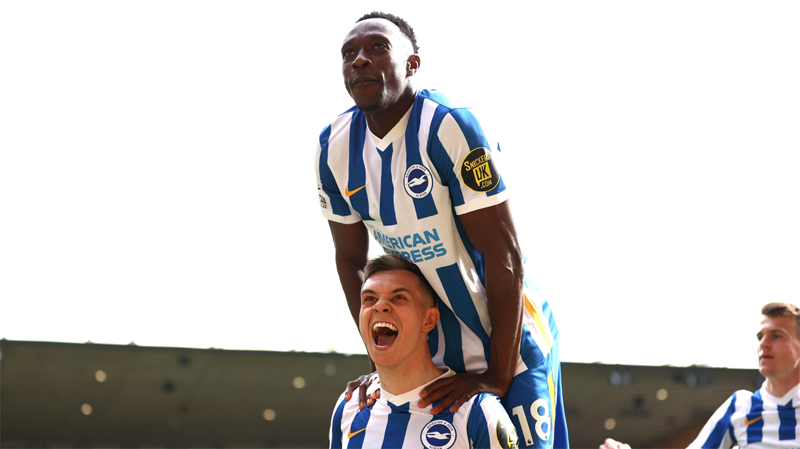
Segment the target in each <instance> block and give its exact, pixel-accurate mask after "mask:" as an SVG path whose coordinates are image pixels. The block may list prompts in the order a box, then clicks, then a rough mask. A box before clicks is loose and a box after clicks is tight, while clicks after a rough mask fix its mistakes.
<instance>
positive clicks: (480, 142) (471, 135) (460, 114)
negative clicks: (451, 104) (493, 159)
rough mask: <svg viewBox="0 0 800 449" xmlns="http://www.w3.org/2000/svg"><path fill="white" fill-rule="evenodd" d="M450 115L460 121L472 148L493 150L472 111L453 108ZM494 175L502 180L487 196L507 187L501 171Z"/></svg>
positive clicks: (459, 124) (462, 130) (459, 123)
mask: <svg viewBox="0 0 800 449" xmlns="http://www.w3.org/2000/svg"><path fill="white" fill-rule="evenodd" d="M450 115H451V116H453V118H454V119H455V120H456V123H458V126H459V127H460V128H461V132H462V133H463V134H464V137H466V139H467V144H468V145H469V149H470V150H474V149H475V148H486V150H487V151H491V150H492V147H491V146H490V145H489V142H488V141H487V140H486V136H485V135H484V134H483V128H481V124H480V123H478V119H476V118H475V116H474V115H473V114H472V112H470V111H469V110H467V109H453V110H452V111H450ZM495 169H497V166H495ZM494 175H495V176H498V177H500V182H499V183H498V184H497V187H495V188H494V189H492V190H490V191H488V192H486V195H487V196H492V195H497V194H498V193H500V192H502V191H503V190H505V189H506V185H505V183H504V182H503V177H502V176H500V173H494Z"/></svg>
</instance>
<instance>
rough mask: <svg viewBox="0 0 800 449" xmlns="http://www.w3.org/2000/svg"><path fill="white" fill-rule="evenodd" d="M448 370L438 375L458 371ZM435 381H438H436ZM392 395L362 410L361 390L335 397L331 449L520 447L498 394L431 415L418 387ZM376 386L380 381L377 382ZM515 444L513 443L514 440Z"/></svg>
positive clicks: (479, 395)
mask: <svg viewBox="0 0 800 449" xmlns="http://www.w3.org/2000/svg"><path fill="white" fill-rule="evenodd" d="M454 374H455V373H454V372H453V371H447V372H446V373H444V374H442V375H441V376H439V377H438V378H437V379H434V380H438V379H442V378H446V377H450V376H452V375H454ZM431 382H433V381H431ZM429 384H430V382H429V383H427V384H425V385H421V386H420V387H419V388H416V389H414V390H412V391H409V392H408V393H404V394H400V395H396V396H395V395H393V394H391V393H389V392H387V391H386V390H381V397H380V398H379V399H377V400H376V401H375V404H373V405H372V406H371V407H365V408H364V409H363V410H359V409H358V394H354V395H353V396H352V398H350V401H345V400H344V393H342V395H341V396H340V397H339V400H338V401H337V402H336V408H335V409H334V412H333V418H332V419H331V428H330V432H329V438H330V447H331V448H342V449H344V448H348V449H362V448H363V449H366V448H382V449H392V448H401V447H402V448H423V447H424V448H427V449H469V448H487V449H488V448H491V449H501V448H504V449H510V448H512V447H514V448H516V447H517V434H516V431H515V430H514V426H513V425H512V424H511V421H510V419H509V417H508V414H507V413H506V411H505V409H503V406H502V405H501V404H500V400H499V399H498V398H497V396H494V395H491V394H487V393H481V394H478V395H477V396H473V397H472V398H470V400H469V401H467V402H465V403H464V404H463V405H462V406H461V408H459V409H458V411H457V412H456V413H450V412H449V411H445V412H442V413H439V414H437V415H431V411H430V410H431V406H428V407H426V408H420V407H418V406H417V402H418V401H419V400H420V397H419V392H420V391H421V390H422V389H423V388H424V387H425V386H427V385H429ZM373 386H376V385H375V384H373ZM512 443H513V444H512Z"/></svg>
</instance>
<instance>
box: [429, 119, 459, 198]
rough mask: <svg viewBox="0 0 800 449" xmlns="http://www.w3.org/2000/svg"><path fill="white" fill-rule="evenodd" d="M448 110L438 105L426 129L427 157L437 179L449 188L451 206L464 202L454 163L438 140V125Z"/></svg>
mask: <svg viewBox="0 0 800 449" xmlns="http://www.w3.org/2000/svg"><path fill="white" fill-rule="evenodd" d="M449 112H450V110H449V109H447V108H445V107H444V106H438V107H437V108H436V111H434V113H433V119H432V120H431V127H430V130H429V131H428V157H429V158H430V160H431V162H432V163H433V166H434V167H435V168H436V172H437V173H438V174H439V179H441V180H442V184H444V185H446V186H447V187H449V188H450V199H451V200H452V202H453V206H461V205H463V204H464V195H463V194H462V193H461V182H460V181H459V180H458V176H457V175H456V173H455V171H454V170H455V164H454V163H453V160H452V159H450V155H449V154H447V150H445V149H444V145H442V141H441V140H439V135H438V134H439V127H440V126H441V125H442V120H444V117H445V116H446V115H447V114H448V113H449Z"/></svg>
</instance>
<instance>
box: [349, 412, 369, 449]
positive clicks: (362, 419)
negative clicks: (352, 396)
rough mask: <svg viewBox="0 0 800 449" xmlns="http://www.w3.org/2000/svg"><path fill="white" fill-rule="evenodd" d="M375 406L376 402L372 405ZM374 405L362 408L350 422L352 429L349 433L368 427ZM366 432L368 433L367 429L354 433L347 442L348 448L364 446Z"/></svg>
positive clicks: (357, 448) (359, 448) (354, 448)
mask: <svg viewBox="0 0 800 449" xmlns="http://www.w3.org/2000/svg"><path fill="white" fill-rule="evenodd" d="M374 406H375V404H373V405H372V407H374ZM372 407H364V410H361V411H359V412H358V413H357V414H356V417H355V418H353V422H351V423H350V429H349V430H348V433H354V432H358V431H359V430H361V429H366V428H367V424H368V423H369V417H370V415H371V413H372ZM365 433H367V431H366V430H365V431H363V432H358V433H357V434H356V435H353V437H352V438H350V440H349V441H348V442H347V449H361V448H362V447H363V446H364V434H365Z"/></svg>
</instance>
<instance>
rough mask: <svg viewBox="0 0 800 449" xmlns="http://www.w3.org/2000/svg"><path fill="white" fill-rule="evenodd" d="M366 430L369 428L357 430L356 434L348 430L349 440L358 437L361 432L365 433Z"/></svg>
mask: <svg viewBox="0 0 800 449" xmlns="http://www.w3.org/2000/svg"><path fill="white" fill-rule="evenodd" d="M365 430H367V428H366V427H364V428H363V429H361V430H356V431H355V432H350V431H349V430H348V431H347V438H353V437H354V436H356V435H358V434H359V433H361V432H363V431H365Z"/></svg>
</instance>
